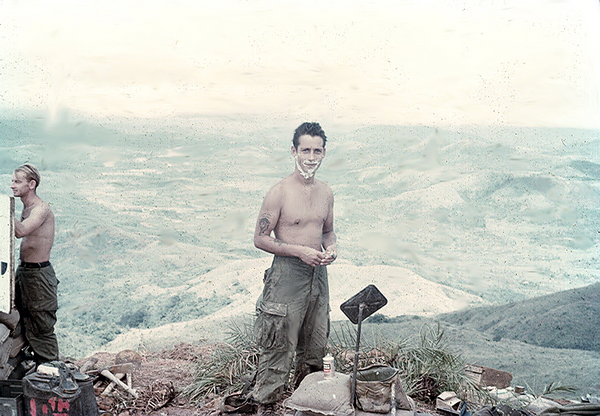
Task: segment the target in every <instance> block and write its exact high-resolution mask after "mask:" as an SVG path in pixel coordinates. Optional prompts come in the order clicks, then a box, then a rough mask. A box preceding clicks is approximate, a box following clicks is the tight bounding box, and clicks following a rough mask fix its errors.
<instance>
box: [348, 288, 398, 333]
mask: <svg viewBox="0 0 600 416" xmlns="http://www.w3.org/2000/svg"><path fill="white" fill-rule="evenodd" d="M386 304H387V299H386V298H385V296H383V294H382V293H381V292H380V291H379V289H377V288H376V287H375V285H369V286H367V287H365V288H364V289H363V290H361V291H360V292H358V293H357V294H356V295H354V296H352V297H351V298H350V299H348V300H347V301H345V302H344V303H342V304H341V305H340V309H341V310H342V312H344V315H346V316H347V317H348V319H350V321H351V322H352V323H353V324H357V323H358V315H359V309H360V305H363V312H362V319H366V318H368V317H369V316H371V315H372V314H374V313H375V312H377V311H378V310H379V309H381V308H383V307H384V306H385V305H386Z"/></svg>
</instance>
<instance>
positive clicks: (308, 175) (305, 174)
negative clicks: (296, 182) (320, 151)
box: [294, 155, 321, 179]
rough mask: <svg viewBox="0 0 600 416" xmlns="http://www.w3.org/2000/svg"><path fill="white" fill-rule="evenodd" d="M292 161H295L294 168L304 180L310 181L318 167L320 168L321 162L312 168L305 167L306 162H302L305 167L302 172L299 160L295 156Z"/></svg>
mask: <svg viewBox="0 0 600 416" xmlns="http://www.w3.org/2000/svg"><path fill="white" fill-rule="evenodd" d="M294 159H296V167H297V168H298V171H299V172H300V175H302V177H303V178H304V179H310V178H312V177H313V176H315V172H316V171H317V169H319V166H321V161H318V162H317V163H316V164H315V165H314V166H312V164H310V165H311V166H307V162H303V163H302V165H304V166H305V167H306V170H304V169H302V166H301V164H300V159H299V158H298V156H297V155H296V156H295V157H294Z"/></svg>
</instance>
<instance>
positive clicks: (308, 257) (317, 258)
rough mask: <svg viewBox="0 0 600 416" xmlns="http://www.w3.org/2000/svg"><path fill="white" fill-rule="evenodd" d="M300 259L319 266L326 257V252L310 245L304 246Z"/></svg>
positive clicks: (313, 265)
mask: <svg viewBox="0 0 600 416" xmlns="http://www.w3.org/2000/svg"><path fill="white" fill-rule="evenodd" d="M298 257H300V260H302V261H303V262H304V263H306V264H308V265H309V266H312V267H317V266H319V265H320V264H321V261H322V260H323V259H324V258H325V257H326V254H325V253H323V252H321V251H318V250H315V249H314V248H310V247H303V248H302V250H301V251H300V256H298Z"/></svg>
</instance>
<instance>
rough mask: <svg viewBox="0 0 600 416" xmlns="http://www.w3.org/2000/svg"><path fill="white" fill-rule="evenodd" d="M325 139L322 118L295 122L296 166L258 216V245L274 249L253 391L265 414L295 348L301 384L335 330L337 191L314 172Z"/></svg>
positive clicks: (261, 307) (260, 306) (260, 309)
mask: <svg viewBox="0 0 600 416" xmlns="http://www.w3.org/2000/svg"><path fill="white" fill-rule="evenodd" d="M326 140H327V138H326V136H325V133H324V132H323V130H322V129H321V126H320V125H319V124H318V123H303V124H302V125H300V126H299V127H298V128H297V129H296V131H295V132H294V138H293V146H292V156H294V159H295V169H294V173H292V174H291V175H290V176H288V177H286V178H284V179H283V180H281V181H280V182H279V183H278V184H276V185H275V186H273V188H271V190H270V191H269V192H268V193H267V195H266V197H265V199H264V201H263V204H262V207H261V209H260V212H259V215H258V221H257V223H256V230H255V232H254V245H255V246H256V247H257V248H259V249H262V250H264V251H267V252H269V253H272V254H274V255H275V257H274V259H273V263H272V265H271V267H270V268H269V269H268V270H267V271H265V275H264V288H263V292H262V295H261V296H260V298H259V299H258V302H257V305H256V309H257V319H256V324H255V331H256V338H257V342H258V344H259V347H260V358H259V364H258V372H257V378H256V385H255V387H254V390H253V393H252V396H253V398H254V399H255V400H256V401H257V402H258V403H259V404H260V406H259V413H260V414H272V413H273V410H274V409H273V404H274V403H275V402H277V401H278V400H279V399H280V398H281V397H282V393H283V391H284V386H285V383H286V381H287V380H288V377H289V373H290V369H291V366H292V360H293V357H294V353H295V354H296V373H295V376H296V377H295V378H296V384H297V383H299V382H300V381H301V378H302V376H303V375H305V374H307V373H310V372H314V371H319V370H321V369H322V368H323V357H324V356H325V348H326V346H327V338H328V336H329V287H328V283H327V268H326V266H327V265H329V264H331V263H332V262H333V261H334V260H335V259H336V257H337V247H336V236H335V232H334V231H333V193H332V191H331V188H329V186H327V185H326V184H325V183H323V182H321V181H319V180H317V179H315V172H316V171H317V169H318V168H319V166H320V165H321V162H322V161H323V158H324V157H325V143H326ZM271 232H274V234H275V237H272V236H271Z"/></svg>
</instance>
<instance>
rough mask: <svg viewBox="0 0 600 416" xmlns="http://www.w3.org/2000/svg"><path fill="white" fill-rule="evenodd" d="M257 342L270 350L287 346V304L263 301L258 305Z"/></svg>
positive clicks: (282, 348)
mask: <svg viewBox="0 0 600 416" xmlns="http://www.w3.org/2000/svg"><path fill="white" fill-rule="evenodd" d="M257 306H258V307H257V309H258V311H259V314H258V317H257V318H256V342H257V343H258V345H259V346H260V347H262V348H265V349H269V350H284V349H286V346H287V338H288V337H287V324H286V316H287V305H286V304H285V303H274V302H265V301H262V302H260V303H259V304H258V305H257Z"/></svg>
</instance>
